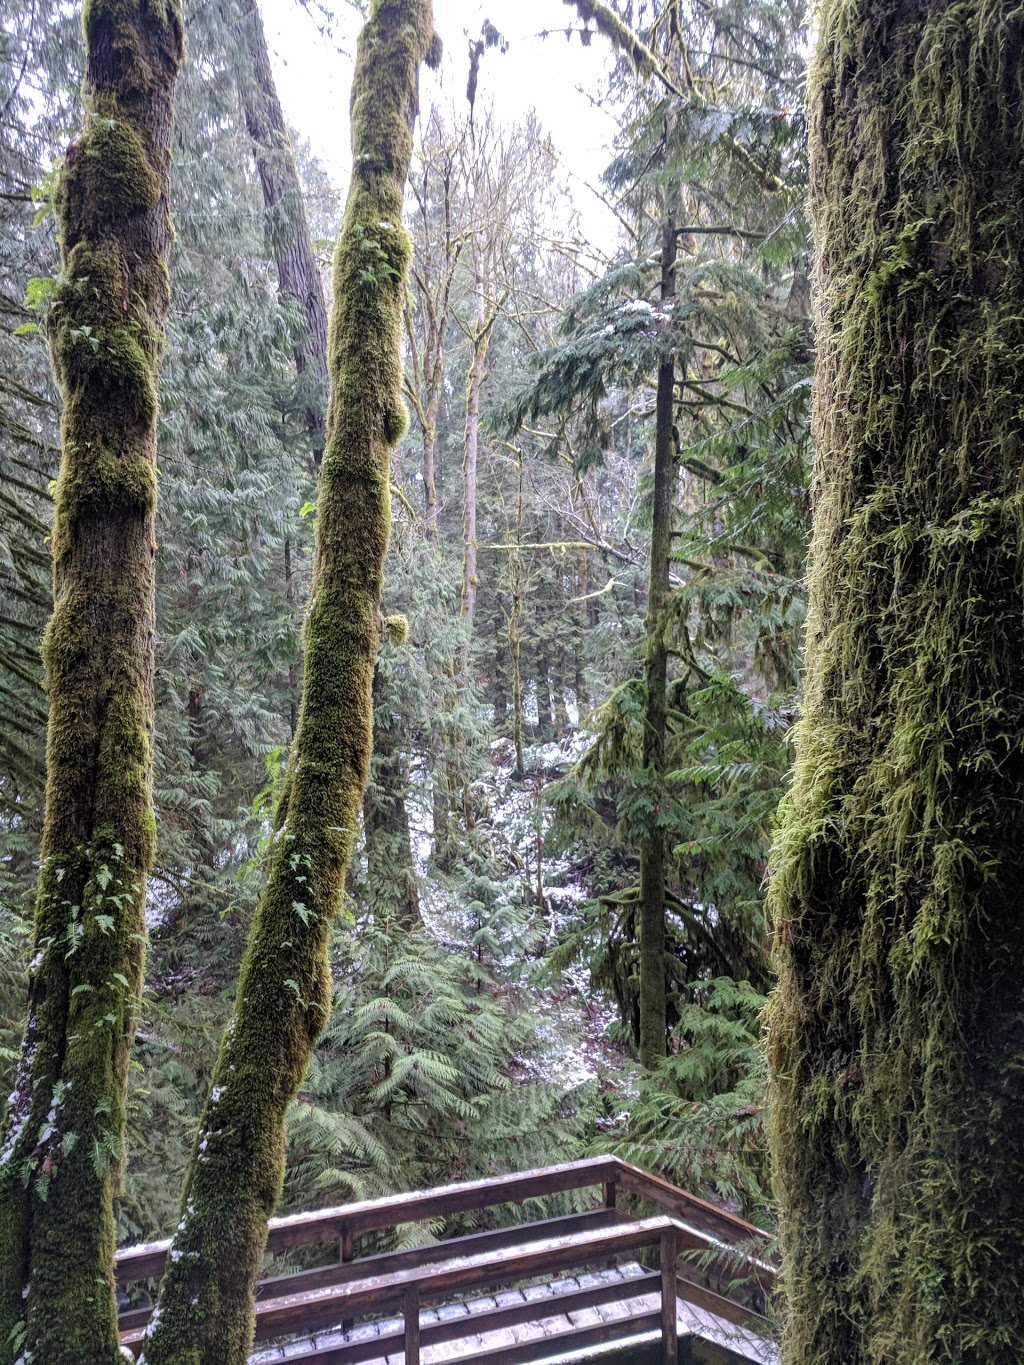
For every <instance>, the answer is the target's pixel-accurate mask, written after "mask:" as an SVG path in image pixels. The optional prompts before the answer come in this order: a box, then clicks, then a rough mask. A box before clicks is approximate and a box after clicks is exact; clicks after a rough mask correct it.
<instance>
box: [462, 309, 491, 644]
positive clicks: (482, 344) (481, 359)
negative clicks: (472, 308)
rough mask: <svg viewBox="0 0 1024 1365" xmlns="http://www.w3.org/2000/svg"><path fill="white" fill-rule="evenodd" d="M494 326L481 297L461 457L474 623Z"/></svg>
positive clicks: (465, 602) (465, 601) (466, 609)
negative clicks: (484, 396)
mask: <svg viewBox="0 0 1024 1365" xmlns="http://www.w3.org/2000/svg"><path fill="white" fill-rule="evenodd" d="M490 335H491V328H490V325H489V324H488V323H487V322H486V320H485V317H484V300H483V294H482V293H481V294H480V296H479V300H478V313H477V328H476V331H475V332H474V334H473V363H472V364H471V365H470V367H469V379H468V380H467V383H466V437H465V446H464V454H463V460H462V476H463V477H462V482H463V509H462V615H463V616H464V617H465V618H466V620H467V621H468V622H469V623H470V625H472V624H473V617H474V615H475V614H476V587H477V571H476V556H477V534H476V502H477V498H476V475H477V452H478V447H479V443H480V391H481V389H482V388H483V385H484V377H485V375H486V373H487V347H488V342H489V340H490Z"/></svg>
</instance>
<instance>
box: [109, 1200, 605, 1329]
mask: <svg viewBox="0 0 1024 1365" xmlns="http://www.w3.org/2000/svg"><path fill="white" fill-rule="evenodd" d="M629 1221H630V1220H629V1219H628V1218H627V1217H626V1215H625V1214H621V1213H616V1211H615V1210H614V1209H591V1210H589V1211H588V1212H586V1213H572V1214H569V1215H567V1216H566V1217H562V1218H545V1219H542V1220H540V1221H538V1222H536V1223H517V1224H515V1225H514V1226H512V1227H507V1228H496V1229H494V1230H493V1231H491V1232H474V1233H471V1234H470V1235H469V1236H468V1237H452V1238H450V1239H448V1240H447V1241H444V1242H429V1243H427V1244H426V1245H425V1246H420V1247H411V1248H410V1249H409V1250H407V1251H386V1252H382V1253H380V1254H379V1255H377V1256H364V1257H362V1258H361V1259H360V1260H357V1261H351V1260H346V1261H344V1262H335V1263H333V1264H331V1265H326V1266H318V1267H316V1268H315V1269H314V1270H297V1271H292V1272H291V1273H290V1274H288V1275H278V1276H275V1277H274V1278H273V1279H269V1280H261V1281H260V1283H259V1284H258V1285H257V1286H256V1298H257V1299H258V1300H261V1301H262V1300H264V1299H274V1298H280V1297H281V1295H283V1294H305V1293H308V1292H309V1291H311V1290H313V1289H324V1288H326V1287H327V1286H328V1285H337V1284H348V1283H349V1282H350V1281H352V1280H363V1279H366V1278H367V1277H369V1276H371V1275H386V1274H389V1273H392V1272H397V1271H399V1270H412V1269H415V1268H416V1267H418V1266H424V1265H430V1263H431V1262H433V1261H450V1260H451V1259H452V1258H453V1257H454V1256H471V1255H477V1254H479V1253H482V1252H486V1251H502V1250H505V1249H506V1248H508V1247H517V1246H522V1245H524V1244H525V1243H527V1242H530V1241H539V1240H542V1239H545V1238H550V1237H564V1236H568V1235H570V1234H571V1233H574V1232H585V1231H587V1230H588V1229H589V1228H594V1227H611V1226H614V1225H615V1224H617V1223H625V1222H629ZM152 1312H153V1309H152V1305H149V1306H147V1307H143V1308H130V1309H127V1310H126V1311H125V1312H123V1313H122V1314H121V1315H120V1317H119V1318H118V1326H119V1328H120V1330H121V1331H122V1332H124V1331H129V1330H131V1329H132V1328H134V1327H138V1326H143V1325H145V1323H147V1322H148V1321H149V1318H150V1316H151V1315H152Z"/></svg>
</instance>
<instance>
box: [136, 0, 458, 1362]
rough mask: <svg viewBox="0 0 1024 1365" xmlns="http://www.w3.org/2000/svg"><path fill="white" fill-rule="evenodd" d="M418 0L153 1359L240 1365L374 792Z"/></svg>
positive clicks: (390, 3) (375, 114)
mask: <svg viewBox="0 0 1024 1365" xmlns="http://www.w3.org/2000/svg"><path fill="white" fill-rule="evenodd" d="M432 39H433V21H432V17H431V7H430V3H429V0H376V3H375V4H373V5H372V7H371V11H370V17H369V19H368V20H367V23H366V25H365V27H364V29H363V32H362V34H361V35H360V40H359V49H358V54H357V58H356V69H355V75H354V77H353V86H352V152H353V168H352V182H351V188H350V190H349V197H348V203H347V205H346V209H345V217H344V222H343V224H342V230H341V236H340V238H339V241H338V246H337V250H336V253H335V260H334V310H333V313H332V316H331V324H330V345H329V378H330V399H329V405H328V415H327V442H326V446H325V449H324V458H323V463H322V466H321V471H320V495H319V502H318V512H317V543H316V557H315V562H314V570H313V587H312V597H311V600H310V604H309V610H308V613H307V617H306V627H305V657H306V667H305V680H304V687H303V698H302V709H301V712H300V715H299V725H298V731H297V733H296V737H295V742H294V744H293V746H292V756H291V763H290V767H289V772H288V777H287V780H286V783H285V789H284V791H283V793H282V795H281V799H280V803H279V806H278V809H277V812H276V817H275V825H276V832H275V836H274V839H273V842H272V844H271V848H270V852H269V854H268V863H267V868H266V883H265V889H264V892H263V895H262V897H261V900H260V903H259V906H258V908H257V911H256V917H255V920H254V923H253V928H252V934H251V937H250V940H249V946H248V949H247V951H246V955H245V959H244V961H243V964H242V971H241V977H240V980H239V986H238V994H237V998H236V1001H235V1007H234V1011H233V1013H232V1017H231V1020H230V1022H229V1024H228V1028H227V1031H226V1033H225V1036H224V1041H223V1043H222V1044H221V1050H220V1054H219V1056H218V1059H217V1063H216V1066H215V1068H214V1074H213V1086H212V1089H211V1091H210V1096H209V1099H208V1100H207V1104H206V1108H205V1111H204V1113H203V1118H202V1123H201V1128H200V1133H199V1136H198V1139H197V1142H196V1146H195V1148H194V1150H193V1153H192V1159H191V1162H190V1165H189V1170H188V1174H187V1177H186V1184H185V1191H184V1196H183V1208H182V1218H181V1222H180V1224H179V1227H178V1231H177V1233H176V1234H175V1237H174V1244H173V1249H172V1252H171V1256H170V1262H169V1266H168V1271H167V1274H166V1275H165V1277H164V1281H163V1284H162V1286H161V1293H160V1303H159V1313H158V1314H157V1315H156V1318H155V1321H154V1323H153V1325H152V1329H151V1331H150V1333H149V1336H148V1340H147V1343H146V1348H145V1352H144V1355H145V1360H146V1362H147V1365H167V1363H168V1362H173V1363H174V1365H243V1362H244V1361H245V1360H246V1359H247V1357H248V1352H249V1347H250V1344H251V1342H252V1335H253V1326H254V1316H253V1289H254V1286H255V1283H256V1280H257V1278H258V1275H259V1270H260V1263H261V1261H262V1258H263V1250H264V1246H265V1244H266V1234H267V1226H266V1225H267V1218H268V1217H269V1216H270V1214H271V1213H272V1212H273V1210H274V1206H275V1204H276V1203H277V1199H278V1196H279V1194H280V1190H281V1183H282V1179H283V1176H284V1156H285V1114H286V1111H287V1108H288V1105H289V1104H290V1103H291V1100H292V1099H293V1097H294V1095H295V1092H296V1091H297V1089H298V1087H299V1083H300V1082H301V1080H302V1076H303V1073H304V1072H305V1069H306V1065H307V1063H308V1061H309V1055H310V1051H311V1049H312V1047H313V1044H314V1043H315V1041H316V1039H317V1038H318V1036H319V1035H320V1033H321V1031H322V1030H323V1028H324V1025H325V1024H326V1022H327V1017H328V1014H329V1011H330V1006H331V976H330V968H329V963H328V953H327V947H328V934H329V929H330V922H331V919H332V918H333V916H334V915H335V914H336V913H337V911H338V909H339V907H340V904H341V898H342V891H343V885H344V877H345V869H346V867H347V865H348V862H349V860H350V858H351V854H352V844H353V837H354V831H355V829H356V826H357V824H358V820H359V810H360V806H361V804H362V800H363V792H364V789H365V786H366V779H367V771H368V766H369V761H370V748H371V717H372V703H371V688H372V682H373V671H374V663H375V660H376V656H377V646H378V642H379V637H380V624H381V620H380V598H381V586H382V577H383V568H384V555H385V551H386V549H387V543H388V536H389V532H390V521H391V517H390V505H389V495H388V473H389V469H388V466H389V447H390V446H391V445H392V444H393V443H394V442H395V441H396V440H397V439H398V437H399V436H400V435H401V433H402V432H403V430H404V428H405V412H404V408H403V407H402V402H401V383H402V367H401V358H400V353H399V350H400V344H401V329H402V307H403V303H404V298H405V287H406V286H405V281H406V272H407V269H408V264H409V255H410V245H409V239H408V236H407V234H406V232H405V229H404V228H403V226H402V197H403V190H404V186H405V178H406V175H407V173H408V168H409V160H410V156H411V153H412V126H413V121H414V118H415V114H416V105H417V85H418V72H419V66H420V63H421V61H422V60H423V59H424V58H425V57H426V56H427V55H428V53H429V52H430V50H431V47H432Z"/></svg>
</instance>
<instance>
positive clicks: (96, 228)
mask: <svg viewBox="0 0 1024 1365" xmlns="http://www.w3.org/2000/svg"><path fill="white" fill-rule="evenodd" d="M83 27H84V33H85V43H86V76H85V86H84V92H83V103H84V116H83V123H82V128H81V130H80V132H79V134H78V136H77V137H76V138H75V139H74V140H73V141H72V143H71V145H70V146H69V148H68V152H67V156H66V158H65V161H64V165H63V167H62V169H61V172H60V175H59V178H58V189H57V196H56V210H57V221H58V226H59V231H60V245H61V271H60V275H59V277H58V286H57V289H56V291H55V294H54V298H53V301H52V306H51V309H50V313H49V318H48V334H49V341H50V349H51V355H52V359H53V365H54V371H55V374H56V377H57V380H58V382H59V384H60V388H61V393H62V397H63V412H62V419H61V466H60V476H59V479H58V482H57V490H56V499H55V513H54V527H53V540H52V549H53V587H54V606H53V614H52V616H51V619H50V622H49V625H48V627H47V631H46V637H45V641H44V659H45V664H46V671H47V679H48V687H49V699H50V712H49V728H48V735H47V787H46V816H45V824H44V830H43V843H42V851H41V859H40V875H39V892H38V904H37V911H36V922H35V931H34V940H33V959H32V964H31V969H30V981H29V1003H30V1016H29V1022H28V1027H27V1030H26V1037H25V1044H24V1048H23V1051H22V1057H21V1063H20V1067H19V1072H18V1078H17V1082H16V1086H15V1090H14V1093H13V1095H12V1096H11V1101H10V1104H9V1110H8V1115H7V1120H6V1127H5V1133H4V1141H3V1151H2V1158H0V1359H6V1360H8V1361H10V1360H12V1359H13V1358H14V1357H16V1356H21V1357H23V1358H24V1360H25V1361H29V1360H35V1361H38V1362H44V1361H45V1362H46V1365H81V1362H83V1361H89V1362H95V1365H108V1363H109V1365H113V1362H116V1361H120V1360H121V1356H120V1352H119V1349H118V1342H117V1309H116V1302H115V1296H114V1273H113V1254H114V1247H115V1234H114V1218H113V1209H112V1199H113V1194H114V1191H115V1189H116V1185H117V1181H118V1172H119V1166H120V1161H121V1147H122V1142H123V1135H124V1120H125V1087H126V1078H127V1067H128V1054H129V1049H130V1046H131V1042H132V1038H133V1036H134V1029H135V1015H136V1011H137V1005H138V998H139V993H140V990H141V985H142V965H143V952H144V944H145V918H144V906H145V890H146V877H147V874H148V871H149V867H150V862H151V859H152V853H153V843H154V822H153V813H152V759H151V744H152V730H153V611H154V518H155V509H156V416H157V395H156V381H157V373H158V370H159V365H160V359H161V352H162V341H163V320H164V315H165V312H166V308H167V302H168V285H167V254H168V250H169V247H170V241H171V228H170V219H169V215H168V170H169V161H170V133H171V117H172V95H173V89H174V82H175V78H176V76H177V72H178V68H179V66H180V63H181V60H182V56H183V23H182V16H181V10H180V7H179V5H178V3H177V0H88V3H87V4H86V5H85V7H84V10H83Z"/></svg>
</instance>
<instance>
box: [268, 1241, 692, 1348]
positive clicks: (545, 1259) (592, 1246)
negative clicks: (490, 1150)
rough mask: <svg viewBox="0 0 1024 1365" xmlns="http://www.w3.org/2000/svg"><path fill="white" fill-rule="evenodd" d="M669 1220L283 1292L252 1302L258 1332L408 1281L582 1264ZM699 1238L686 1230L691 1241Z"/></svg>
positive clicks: (433, 1293) (464, 1279)
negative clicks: (308, 1290)
mask: <svg viewBox="0 0 1024 1365" xmlns="http://www.w3.org/2000/svg"><path fill="white" fill-rule="evenodd" d="M669 1225H670V1220H669V1219H666V1218H648V1219H642V1220H639V1221H637V1222H633V1223H624V1224H620V1225H619V1226H617V1227H613V1228H600V1229H597V1230H595V1231H591V1232H580V1233H575V1234H573V1235H572V1236H569V1237H558V1238H552V1239H548V1240H545V1241H542V1242H537V1243H533V1244H530V1245H528V1246H525V1247H517V1248H514V1249H513V1250H512V1251H511V1252H510V1253H509V1254H504V1255H503V1254H500V1253H499V1254H490V1255H484V1256H467V1257H462V1258H459V1259H457V1260H453V1261H449V1262H446V1263H441V1264H439V1265H436V1266H433V1267H432V1268H428V1269H425V1270H409V1271H403V1272H399V1273H398V1274H393V1275H380V1276H376V1277H372V1278H369V1279H365V1280H356V1281H353V1282H351V1283H349V1284H347V1285H338V1286H330V1287H328V1288H325V1289H321V1290H315V1291H313V1292H312V1293H310V1294H291V1295H285V1296H282V1297H281V1298H278V1299H271V1300H268V1301H266V1302H264V1303H258V1304H257V1305H256V1324H257V1326H256V1331H257V1335H258V1336H259V1337H268V1336H279V1335H282V1334H284V1333H286V1332H292V1331H296V1332H301V1331H315V1330H316V1329H317V1328H318V1327H324V1326H327V1325H329V1324H332V1323H335V1322H338V1321H339V1320H340V1318H341V1317H342V1316H345V1317H357V1316H359V1315H360V1314H362V1313H369V1312H373V1311H376V1310H379V1309H383V1308H387V1307H390V1306H392V1305H395V1304H399V1303H401V1302H402V1299H403V1297H404V1295H405V1291H406V1289H407V1288H408V1287H409V1285H410V1284H413V1283H415V1284H417V1285H418V1287H419V1290H420V1295H421V1298H431V1297H441V1296H443V1295H450V1294H458V1293H463V1292H465V1291H467V1290H472V1289H482V1288H484V1287H485V1286H490V1285H496V1284H502V1283H508V1282H513V1281H515V1280H517V1279H526V1278H527V1277H528V1276H531V1275H539V1274H546V1273H549V1272H552V1271H557V1270H564V1269H568V1268H570V1267H574V1266H580V1265H586V1264H589V1263H590V1262H592V1261H594V1260H599V1259H600V1258H601V1257H602V1256H607V1255H609V1254H611V1253H614V1252H620V1251H637V1250H639V1249H640V1248H641V1247H645V1246H651V1245H654V1244H656V1243H657V1242H658V1241H659V1240H660V1238H661V1234H662V1232H663V1231H664V1229H665V1228H666V1226H669ZM699 1237H700V1234H699V1233H696V1232H693V1231H692V1230H691V1238H692V1240H694V1241H695V1240H696V1239H697V1238H699ZM705 1240H706V1239H705Z"/></svg>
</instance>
